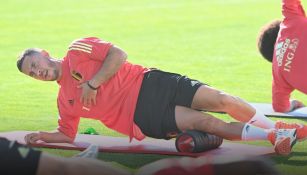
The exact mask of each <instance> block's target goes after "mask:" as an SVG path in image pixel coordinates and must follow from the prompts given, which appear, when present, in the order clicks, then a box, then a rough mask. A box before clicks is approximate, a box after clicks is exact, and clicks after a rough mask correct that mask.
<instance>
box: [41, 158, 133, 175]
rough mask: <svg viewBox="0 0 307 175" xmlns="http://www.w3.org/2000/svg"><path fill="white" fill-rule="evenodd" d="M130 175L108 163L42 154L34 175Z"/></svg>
mask: <svg viewBox="0 0 307 175" xmlns="http://www.w3.org/2000/svg"><path fill="white" fill-rule="evenodd" d="M55 174H56V175H85V174H89V175H103V174H112V175H131V174H132V173H130V172H129V171H127V170H124V169H123V168H121V167H114V165H112V164H111V163H109V162H104V161H99V160H96V159H89V158H80V157H76V158H65V157H58V156H53V155H50V154H47V153H42V154H41V157H40V160H39V165H38V169H37V172H36V175H55Z"/></svg>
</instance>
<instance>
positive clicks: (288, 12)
mask: <svg viewBox="0 0 307 175" xmlns="http://www.w3.org/2000/svg"><path fill="white" fill-rule="evenodd" d="M282 14H283V16H284V18H285V19H291V18H297V17H305V11H304V9H303V6H302V4H301V1H300V0H283V1H282Z"/></svg>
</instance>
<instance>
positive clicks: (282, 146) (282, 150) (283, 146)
mask: <svg viewBox="0 0 307 175" xmlns="http://www.w3.org/2000/svg"><path fill="white" fill-rule="evenodd" d="M274 150H275V152H276V153H277V154H280V155H289V154H290V152H291V144H290V138H289V137H286V138H283V139H282V140H280V141H279V142H278V143H277V144H276V146H275V147H274Z"/></svg>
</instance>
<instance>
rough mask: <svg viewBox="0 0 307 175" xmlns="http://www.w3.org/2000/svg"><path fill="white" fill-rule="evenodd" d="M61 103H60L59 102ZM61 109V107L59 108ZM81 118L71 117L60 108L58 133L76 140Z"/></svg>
mask: <svg viewBox="0 0 307 175" xmlns="http://www.w3.org/2000/svg"><path fill="white" fill-rule="evenodd" d="M58 103H59V101H58ZM58 108H59V107H58ZM79 121H80V117H76V116H72V115H69V114H68V113H65V112H64V111H63V110H61V109H60V108H59V118H58V128H57V129H58V131H60V132H61V133H63V134H65V135H66V136H68V137H70V138H73V139H74V138H75V137H76V134H77V132H78V125H79Z"/></svg>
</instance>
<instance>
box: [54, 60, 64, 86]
mask: <svg viewBox="0 0 307 175" xmlns="http://www.w3.org/2000/svg"><path fill="white" fill-rule="evenodd" d="M62 62H63V60H58V59H55V64H56V67H57V70H58V71H59V75H58V78H57V81H59V80H60V79H61V78H62Z"/></svg>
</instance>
